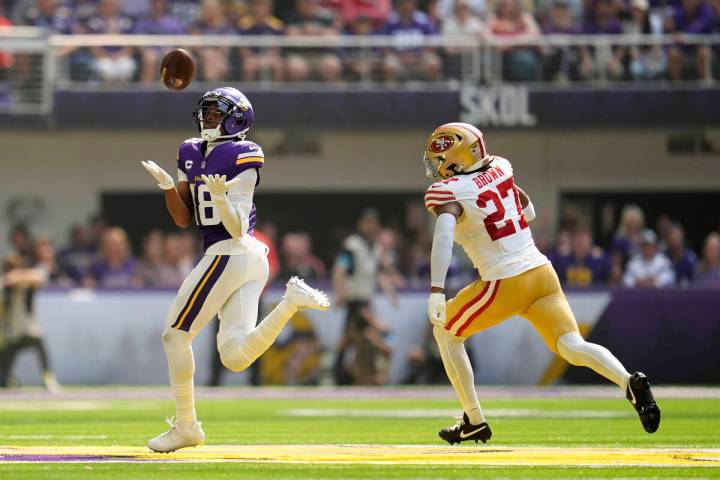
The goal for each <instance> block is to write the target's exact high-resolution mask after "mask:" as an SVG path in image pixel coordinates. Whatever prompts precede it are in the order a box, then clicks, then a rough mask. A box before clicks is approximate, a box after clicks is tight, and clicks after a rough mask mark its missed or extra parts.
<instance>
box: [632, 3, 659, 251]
mask: <svg viewBox="0 0 720 480" xmlns="http://www.w3.org/2000/svg"><path fill="white" fill-rule="evenodd" d="M623 33H626V34H630V35H661V34H662V24H661V23H660V22H654V21H652V19H651V17H650V10H649V3H648V0H631V1H630V19H629V21H627V22H625V24H624V27H623ZM625 61H626V63H627V69H628V73H629V75H630V77H631V78H632V79H633V80H655V79H658V78H660V77H661V76H662V75H664V74H665V70H666V68H667V57H666V55H665V51H664V50H663V48H662V47H661V46H660V45H648V46H642V45H641V46H637V47H631V48H629V49H628V56H627V57H626V60H625ZM658 233H659V234H660V237H661V238H662V232H660V231H658Z"/></svg>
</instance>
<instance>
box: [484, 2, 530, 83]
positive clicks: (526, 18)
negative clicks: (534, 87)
mask: <svg viewBox="0 0 720 480" xmlns="http://www.w3.org/2000/svg"><path fill="white" fill-rule="evenodd" d="M540 34H541V32H540V27H539V26H538V24H537V22H535V18H533V16H532V15H531V14H530V13H529V12H527V11H523V9H522V6H521V4H520V1H519V0H500V1H499V2H498V4H497V7H496V10H495V13H494V14H493V15H491V16H490V18H489V19H488V23H487V37H488V38H489V39H490V40H502V39H512V40H517V41H527V42H536V41H537V40H539V38H540ZM499 50H500V52H501V53H502V71H503V79H505V80H508V81H533V80H539V79H540V73H541V71H540V70H541V68H540V61H539V57H538V50H537V48H536V47H530V46H507V47H500V48H499Z"/></svg>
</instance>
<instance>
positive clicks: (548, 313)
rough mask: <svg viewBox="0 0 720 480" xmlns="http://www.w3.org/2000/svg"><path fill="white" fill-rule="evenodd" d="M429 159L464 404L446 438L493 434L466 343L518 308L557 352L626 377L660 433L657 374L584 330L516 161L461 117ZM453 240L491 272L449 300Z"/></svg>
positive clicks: (431, 303)
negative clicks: (540, 240)
mask: <svg viewBox="0 0 720 480" xmlns="http://www.w3.org/2000/svg"><path fill="white" fill-rule="evenodd" d="M424 163H425V168H426V174H427V176H428V177H429V178H430V179H432V180H434V181H435V182H436V183H433V184H432V185H431V186H430V187H429V188H428V190H427V192H426V194H425V206H426V207H427V208H428V209H429V210H430V211H431V212H432V213H434V214H435V215H436V216H437V221H436V224H435V234H434V237H433V246H432V254H431V293H430V297H429V299H428V315H429V317H430V321H431V322H432V323H433V333H434V336H435V340H436V341H437V344H438V347H439V350H440V354H441V356H442V360H443V364H444V365H445V370H446V372H447V374H448V378H449V379H450V383H451V384H452V386H453V388H454V390H455V392H456V393H457V396H458V398H459V400H460V402H461V403H462V406H463V410H464V413H463V416H462V418H460V419H459V420H458V422H457V424H456V425H454V426H452V427H450V428H445V429H442V430H441V431H440V433H439V434H440V437H441V438H442V439H444V440H446V441H447V442H449V443H450V444H454V443H460V442H464V441H469V440H475V442H476V443H477V441H478V440H482V441H483V442H486V441H487V440H488V439H490V437H491V435H492V433H491V431H490V426H489V425H488V423H487V421H486V420H485V417H484V416H483V412H482V410H481V408H480V403H479V402H478V398H477V394H476V392H475V382H474V378H473V371H472V367H471V365H470V361H469V359H468V356H467V353H466V351H465V347H464V341H465V340H466V339H467V338H468V337H470V336H471V335H473V334H475V333H478V332H480V331H482V330H484V329H486V328H489V327H492V326H493V325H495V324H497V323H500V322H502V321H503V320H505V319H507V318H509V317H511V316H513V315H520V316H522V317H524V318H525V319H527V320H528V321H529V322H530V323H531V324H532V325H533V327H535V329H536V330H537V331H538V332H539V333H540V335H541V336H542V338H543V340H544V341H545V343H546V344H547V346H548V348H549V349H550V350H552V351H553V352H554V353H556V354H558V355H560V356H561V357H562V358H564V359H565V360H567V361H568V362H570V363H571V364H573V365H582V366H586V367H590V368H592V369H593V370H595V371H596V372H597V373H599V374H600V375H602V376H604V377H605V378H607V379H608V380H610V381H612V382H613V383H615V384H617V385H618V386H619V387H620V388H621V389H622V390H623V392H625V393H626V396H627V398H628V400H630V402H631V403H632V405H633V406H634V407H635V409H636V411H637V413H638V415H639V417H640V421H641V422H642V425H643V427H644V428H645V430H646V431H647V432H648V433H652V432H654V431H656V430H657V428H658V426H659V424H660V409H659V408H658V407H657V405H656V403H655V400H654V398H653V395H652V392H651V391H650V385H649V382H648V380H647V377H646V376H645V375H643V374H642V373H640V372H635V373H633V374H632V375H631V374H630V373H628V372H627V370H625V368H624V367H623V366H622V364H621V363H620V362H619V361H618V360H617V359H616V358H615V357H614V356H613V354H612V353H610V352H609V351H608V350H607V349H606V348H604V347H602V346H600V345H596V344H592V343H589V342H586V341H585V340H584V339H583V338H582V337H581V336H580V333H579V330H578V326H577V322H576V321H575V317H574V316H573V313H572V311H571V310H570V306H569V305H568V302H567V299H566V298H565V294H564V293H563V291H562V288H561V287H560V282H559V281H558V277H557V274H556V273H555V270H554V269H553V267H552V265H551V264H550V262H549V261H548V259H547V258H546V257H545V256H544V255H543V254H542V253H540V251H539V250H538V249H537V248H536V247H535V243H534V241H533V238H532V235H531V233H530V228H529V226H528V222H530V221H532V220H533V218H534V217H535V212H534V207H533V204H532V203H531V202H530V199H529V197H528V196H527V195H526V194H525V192H523V191H522V190H521V189H520V188H519V187H517V186H516V185H515V182H514V180H513V168H512V165H511V164H510V162H509V161H508V160H507V159H505V158H502V157H498V156H494V155H489V154H488V152H487V148H486V146H485V141H484V139H483V134H482V132H480V130H478V129H477V128H475V127H474V126H472V125H469V124H467V123H459V122H458V123H448V124H445V125H441V126H440V127H438V128H437V129H435V131H434V132H433V133H432V134H431V135H430V137H429V138H428V140H427V144H426V147H425V156H424ZM453 241H455V242H457V243H458V244H460V246H462V247H463V249H464V250H465V252H466V253H467V254H468V256H469V257H470V259H471V260H472V262H473V265H474V266H475V268H476V269H477V270H478V272H479V274H480V277H481V279H480V280H478V281H476V282H473V283H471V284H470V285H468V286H467V287H465V288H464V289H462V290H461V291H460V292H459V293H458V294H457V296H455V298H453V299H451V300H450V301H447V302H446V300H445V294H444V284H445V276H446V274H447V270H448V266H449V264H450V257H451V254H452V248H453Z"/></svg>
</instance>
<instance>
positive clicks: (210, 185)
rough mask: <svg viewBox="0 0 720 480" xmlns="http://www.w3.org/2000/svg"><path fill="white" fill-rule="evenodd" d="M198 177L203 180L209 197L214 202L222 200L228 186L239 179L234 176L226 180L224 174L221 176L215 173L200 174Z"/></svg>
mask: <svg viewBox="0 0 720 480" xmlns="http://www.w3.org/2000/svg"><path fill="white" fill-rule="evenodd" d="M200 178H202V180H203V182H205V185H206V186H207V189H208V190H209V191H210V197H211V198H212V200H213V201H214V202H220V201H222V200H223V197H225V194H226V193H227V191H228V190H229V189H230V187H232V186H233V185H235V184H236V183H237V182H239V181H240V178H239V177H235V178H233V179H232V180H230V181H227V182H226V181H225V179H226V178H227V177H225V175H222V176H221V175H217V174H216V175H201V176H200Z"/></svg>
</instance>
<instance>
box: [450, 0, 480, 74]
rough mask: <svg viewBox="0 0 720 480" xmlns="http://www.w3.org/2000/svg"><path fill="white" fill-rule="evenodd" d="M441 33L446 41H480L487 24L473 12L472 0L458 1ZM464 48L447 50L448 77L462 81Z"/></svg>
mask: <svg viewBox="0 0 720 480" xmlns="http://www.w3.org/2000/svg"><path fill="white" fill-rule="evenodd" d="M440 31H441V32H442V36H443V37H444V38H445V39H446V40H449V41H450V40H453V39H457V40H463V39H476V40H478V39H480V37H481V36H482V35H483V34H484V32H485V24H484V23H483V21H482V20H480V18H479V17H478V16H476V14H475V13H474V12H473V10H472V8H471V6H470V0H457V1H456V2H455V9H454V11H453V12H452V14H451V15H449V16H447V17H445V21H444V22H443V23H442V26H441V29H440ZM463 50H465V51H466V52H467V51H468V49H463V48H462V47H446V48H445V52H444V53H445V59H444V65H445V72H446V74H447V76H448V77H451V78H457V79H460V77H461V74H462V68H461V67H462V52H463Z"/></svg>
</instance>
